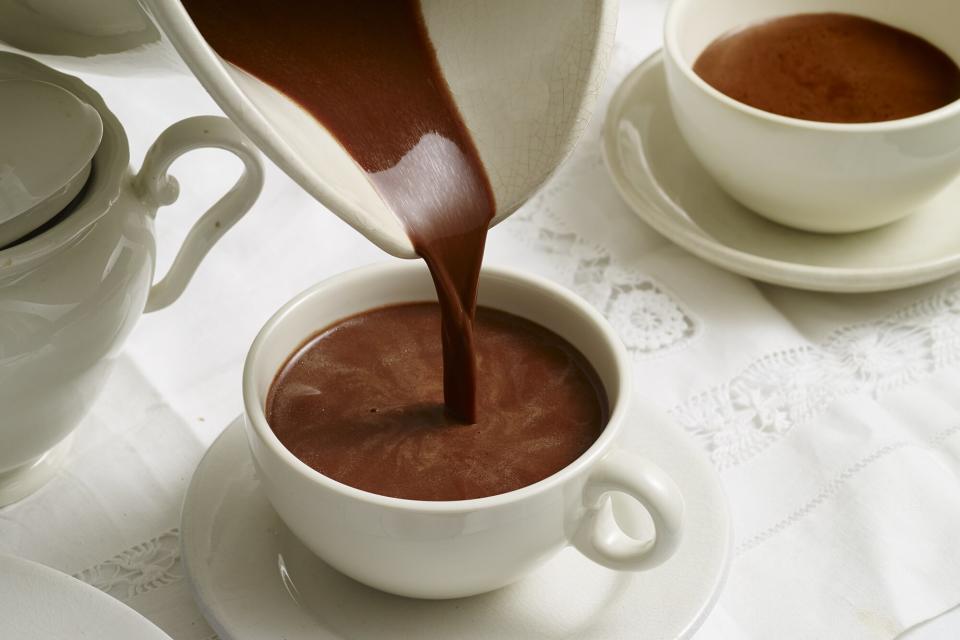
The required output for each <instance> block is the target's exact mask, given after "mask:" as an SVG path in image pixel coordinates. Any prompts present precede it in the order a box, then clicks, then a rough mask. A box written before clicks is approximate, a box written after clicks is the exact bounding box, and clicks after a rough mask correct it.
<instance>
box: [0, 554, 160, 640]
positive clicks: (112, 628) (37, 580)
mask: <svg viewBox="0 0 960 640" xmlns="http://www.w3.org/2000/svg"><path fill="white" fill-rule="evenodd" d="M0 637H3V638H4V640H36V639H37V638H43V640H74V639H75V638H96V639H97V640H130V638H137V640H170V637H169V636H168V635H167V634H165V633H164V632H163V631H160V629H158V628H157V627H155V626H154V625H153V624H152V623H151V622H150V621H149V620H147V619H146V618H144V617H143V616H141V615H140V614H139V613H137V612H136V611H134V610H133V609H131V608H130V607H127V606H126V605H124V604H122V603H121V602H120V601H119V600H116V599H115V598H111V597H110V596H108V595H107V594H105V593H104V592H102V591H100V590H99V589H97V588H95V587H91V586H90V585H88V584H86V583H85V582H81V581H79V580H77V579H76V578H71V577H70V576H68V575H66V574H65V573H60V572H59V571H56V570H54V569H51V568H50V567H45V566H43V565H42V564H37V563H36V562H30V561H28V560H24V559H22V558H15V557H13V556H0Z"/></svg>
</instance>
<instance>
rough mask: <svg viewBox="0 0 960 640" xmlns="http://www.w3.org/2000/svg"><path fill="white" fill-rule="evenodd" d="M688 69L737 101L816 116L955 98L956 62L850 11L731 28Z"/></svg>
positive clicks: (881, 113)
mask: <svg viewBox="0 0 960 640" xmlns="http://www.w3.org/2000/svg"><path fill="white" fill-rule="evenodd" d="M693 69H694V71H695V72H696V73H697V75H699V76H700V77H701V78H703V80H704V81H706V82H707V83H708V84H710V85H711V86H713V87H714V88H715V89H717V90H718V91H721V92H722V93H725V94H726V95H728V96H730V97H731V98H734V99H735V100H739V101H740V102H743V103H745V104H748V105H750V106H753V107H756V108H758V109H763V110H764V111H769V112H771V113H776V114H780V115H784V116H790V117H794V118H801V119H804V120H817V121H821V122H847V123H856V122H881V121H886V120H896V119H899V118H907V117H910V116H915V115H919V114H921V113H926V112H928V111H933V110H934V109H939V108H940V107H943V106H945V105H947V104H949V103H951V102H953V101H954V100H957V99H958V98H960V68H958V66H957V64H956V63H955V62H954V61H953V60H952V59H951V58H950V57H949V56H947V54H945V53H944V52H943V51H941V50H940V49H938V48H937V47H935V46H934V45H932V44H930V43H929V42H927V41H926V40H924V39H922V38H920V37H918V36H915V35H913V34H911V33H908V32H906V31H903V30H901V29H897V28H895V27H892V26H888V25H885V24H882V23H880V22H876V21H874V20H869V19H867V18H862V17H858V16H853V15H846V14H839V13H811V14H800V15H794V16H788V17H784V18H777V19H774V20H769V21H766V22H762V23H760V24H755V25H752V26H748V27H745V28H743V29H739V30H736V31H734V32H732V33H730V34H728V35H724V36H722V37H720V38H718V39H717V40H715V41H714V42H713V43H712V44H710V45H709V46H708V47H707V48H706V49H705V50H704V51H703V53H701V54H700V56H699V58H698V59H697V61H696V63H695V65H694V67H693Z"/></svg>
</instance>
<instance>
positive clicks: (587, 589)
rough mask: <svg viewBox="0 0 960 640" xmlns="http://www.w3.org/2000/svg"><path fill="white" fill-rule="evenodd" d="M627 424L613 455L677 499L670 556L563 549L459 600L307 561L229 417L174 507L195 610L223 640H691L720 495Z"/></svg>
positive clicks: (702, 602)
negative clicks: (637, 558) (657, 477)
mask: <svg viewBox="0 0 960 640" xmlns="http://www.w3.org/2000/svg"><path fill="white" fill-rule="evenodd" d="M636 415H637V417H636V418H635V422H636V424H644V427H643V428H642V429H639V428H638V429H633V430H632V431H628V432H627V434H626V435H625V438H624V445H625V446H626V447H627V448H631V449H635V450H640V451H643V452H644V454H645V455H646V456H648V457H650V458H651V459H653V460H655V461H656V462H657V463H658V464H660V465H661V466H662V467H663V468H664V469H665V470H667V471H668V472H669V473H670V474H671V475H672V476H673V478H674V479H675V480H676V481H677V484H679V485H680V488H681V490H682V491H683V492H684V497H685V499H686V505H687V510H688V511H687V513H688V516H687V517H688V523H689V526H688V528H687V530H686V533H685V534H684V535H685V538H684V539H683V541H682V542H681V544H680V547H679V549H678V551H677V554H676V556H674V557H673V558H672V559H670V560H668V561H667V562H666V563H665V564H663V565H661V566H660V567H658V568H656V569H654V570H652V571H648V572H645V573H639V574H629V573H618V572H615V571H610V570H608V569H604V568H602V567H600V566H599V565H596V564H594V563H592V562H591V561H589V560H587V559H586V558H585V557H583V556H581V555H580V554H579V553H578V552H577V551H576V550H574V549H572V548H568V549H565V550H564V551H562V552H561V553H560V554H559V555H557V556H556V557H555V558H554V559H552V560H551V561H549V562H548V563H547V564H546V565H544V566H543V567H541V568H540V569H538V570H537V571H536V572H534V573H533V574H531V575H530V576H528V577H527V578H525V579H524V580H521V581H520V582H518V583H516V584H514V585H511V586H508V587H505V588H503V589H500V590H498V591H494V592H491V593H487V594H483V595H479V596H474V597H472V598H463V599H458V600H414V599H409V598H402V597H398V596H393V595H389V594H386V593H382V592H380V591H377V590H375V589H372V588H370V587H366V586H364V585H362V584H360V583H358V582H355V581H354V580H352V579H350V578H348V577H346V576H344V575H342V574H340V573H338V572H337V571H336V570H334V569H332V568H331V567H329V566H328V565H326V564H325V563H324V562H323V561H322V560H320V559H319V558H317V557H316V556H315V555H313V554H312V553H311V552H310V551H309V550H307V548H306V547H305V546H304V545H303V544H302V543H300V542H299V540H297V538H296V537H294V535H293V534H292V533H290V532H289V531H288V530H287V528H286V527H285V526H284V524H283V523H282V521H281V520H280V518H279V517H278V516H277V515H276V513H275V512H274V510H273V508H272V507H271V506H270V503H269V502H268V501H267V498H266V496H265V494H264V493H263V492H262V491H261V488H260V483H259V481H258V479H257V476H256V473H255V469H254V464H253V460H252V458H251V456H250V453H249V449H248V447H247V442H246V438H245V435H244V432H243V419H242V418H238V419H237V420H235V421H234V422H233V423H232V424H231V425H230V426H229V427H227V429H226V430H225V431H224V432H223V434H222V435H221V436H220V437H219V438H218V439H217V441H216V442H214V444H213V445H212V446H211V447H210V449H209V451H208V452H207V454H206V455H205V456H204V458H203V460H202V461H201V462H200V464H199V466H198V467H197V470H196V472H195V474H194V476H193V480H192V481H191V484H190V488H189V489H188V491H187V497H186V500H185V502H184V507H183V516H182V525H181V544H182V558H183V562H184V566H185V567H186V571H187V575H188V577H189V579H190V583H191V585H192V587H193V590H194V595H195V597H196V601H197V603H198V604H199V606H200V608H201V610H202V611H203V613H204V615H205V616H206V618H207V620H208V621H209V622H210V624H211V625H212V626H213V628H214V629H215V630H216V631H217V633H218V634H219V635H220V637H221V638H223V639H224V640H227V639H232V640H246V639H248V638H249V639H251V640H252V639H254V638H257V639H259V638H266V637H282V638H287V639H288V640H300V639H304V640H306V639H308V638H309V639H310V640H318V639H332V638H386V637H409V638H423V639H425V640H429V639H430V638H463V639H468V638H490V637H498V638H519V637H522V638H570V637H602V638H633V637H636V633H637V630H638V629H643V633H644V637H645V638H663V639H667V638H670V639H672V638H687V637H690V636H691V635H692V634H693V632H694V631H695V630H696V629H697V628H699V626H700V625H701V624H702V623H703V621H704V619H705V618H706V615H707V613H708V612H709V611H710V609H711V608H712V606H713V604H714V603H715V601H716V598H717V596H718V594H719V591H720V588H721V586H722V584H723V582H724V579H725V577H726V572H727V567H728V564H729V560H730V545H731V540H732V532H731V529H730V516H729V512H728V508H727V503H726V497H725V496H724V494H723V491H722V489H721V488H720V487H721V483H720V479H719V477H718V475H717V473H716V471H715V470H714V469H713V467H712V466H710V464H709V462H707V460H706V458H705V457H704V456H703V454H702V453H701V452H700V450H699V449H698V448H697V446H696V445H695V444H694V443H693V442H692V441H691V440H690V439H689V437H688V436H687V435H686V434H685V433H684V432H683V431H682V430H681V429H679V428H669V427H663V426H654V425H656V424H660V423H659V422H658V420H649V421H648V420H643V419H642V415H640V412H639V411H636ZM660 420H662V418H660ZM666 424H667V425H669V424H670V423H669V422H667V423H666ZM618 498H619V496H615V497H614V500H615V502H614V508H615V510H616V514H617V518H618V521H619V522H620V523H621V524H622V525H623V526H624V528H625V529H627V530H631V531H632V532H633V534H634V535H637V536H638V537H639V536H640V535H641V530H643V529H644V528H645V527H647V526H649V519H648V516H646V514H645V512H643V511H642V510H640V509H639V508H636V507H634V506H633V504H634V503H632V502H631V501H630V500H623V501H622V502H621V501H620V500H619V499H618Z"/></svg>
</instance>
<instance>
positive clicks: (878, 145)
mask: <svg viewBox="0 0 960 640" xmlns="http://www.w3.org/2000/svg"><path fill="white" fill-rule="evenodd" d="M817 12H842V13H851V14H857V15H861V16H864V17H867V18H872V19H874V20H878V21H880V22H884V23H887V24H890V25H893V26H895V27H899V28H901V29H905V30H907V31H910V32H912V33H914V34H916V35H919V36H920V37H922V38H925V39H927V40H928V41H930V42H931V43H933V44H934V45H936V46H937V47H939V48H941V49H942V50H943V51H944V52H946V53H947V54H948V55H950V56H951V57H952V58H953V59H954V60H958V61H960V38H957V37H956V31H957V25H958V23H960V3H957V2H956V0H915V1H914V2H890V1H884V2H877V1H876V0H673V3H672V4H671V5H670V9H669V11H668V13H667V19H666V26H665V30H664V51H665V61H666V70H667V84H668V88H669V93H670V101H671V104H672V105H673V111H674V115H675V117H676V120H677V124H678V125H679V128H680V131H681V132H682V134H683V137H684V138H685V139H686V141H687V144H689V146H690V148H691V149H692V151H693V153H694V154H695V155H696V157H697V158H698V159H699V160H700V162H701V163H702V164H703V166H704V167H705V168H706V169H707V171H708V172H709V173H710V174H711V175H712V176H713V177H714V178H715V179H716V181H717V182H718V183H719V184H720V185H721V186H722V187H723V188H724V189H725V190H726V191H727V192H728V193H729V194H730V195H731V196H733V197H734V198H735V199H737V200H739V201H740V202H741V203H743V204H744V205H746V206H747V207H749V208H751V209H753V210H754V211H756V212H757V213H759V214H761V215H763V216H765V217H767V218H769V219H771V220H774V221H775V222H779V223H782V224H785V225H788V226H791V227H796V228H799V229H805V230H808V231H819V232H827V233H840V232H850V231H861V230H864V229H870V228H873V227H878V226H881V225H884V224H887V223H889V222H893V221H894V220H897V219H899V218H902V217H904V216H907V215H909V214H910V213H912V212H914V211H916V210H918V209H919V208H920V206H921V205H922V204H923V203H924V202H926V201H927V200H929V199H930V198H932V197H933V196H935V195H936V194H937V193H938V192H940V191H941V190H942V189H943V188H944V187H945V186H947V185H948V184H949V183H950V182H951V181H953V180H954V179H955V178H956V176H957V174H958V172H960V102H953V103H951V104H949V105H947V106H945V107H943V108H940V109H937V110H935V111H931V112H929V113H925V114H922V115H918V116H914V117H911V118H904V119H901V120H893V121H889V122H877V123H865V124H837V123H825V122H812V121H807V120H800V119H797V118H788V117H784V116H780V115H776V114H773V113H768V112H766V111H763V110H760V109H756V108H754V107H750V106H748V105H746V104H743V103H741V102H738V101H737V100H734V99H732V98H730V97H728V96H726V95H724V94H722V93H721V92H719V91H717V90H716V89H714V88H713V87H711V86H710V85H708V84H707V83H706V82H704V81H703V80H702V79H701V78H700V77H699V76H698V75H697V74H696V73H694V71H693V64H694V63H695V62H696V59H697V57H698V56H699V55H700V53H701V52H702V51H703V50H704V49H705V48H706V47H707V46H708V45H709V44H710V43H711V42H712V41H713V40H715V39H716V38H717V37H719V36H721V35H723V34H725V33H727V32H729V31H731V30H734V29H737V28H740V27H743V26H744V25H749V24H752V23H756V22H759V21H763V20H769V19H771V18H775V17H779V16H785V15H791V14H797V13H817Z"/></svg>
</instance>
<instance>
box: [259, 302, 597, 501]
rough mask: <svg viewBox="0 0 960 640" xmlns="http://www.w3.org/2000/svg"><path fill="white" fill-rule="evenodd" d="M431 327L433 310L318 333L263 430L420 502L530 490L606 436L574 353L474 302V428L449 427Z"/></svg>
mask: <svg viewBox="0 0 960 640" xmlns="http://www.w3.org/2000/svg"><path fill="white" fill-rule="evenodd" d="M439 329H440V310H439V307H438V306H437V305H436V304H433V303H414V304H404V305H396V306H389V307H383V308H380V309H375V310H372V311H368V312H366V313H362V314H360V315H357V316H353V317H351V318H347V319H345V320H342V321H340V322H338V323H336V324H335V325H333V326H331V327H328V328H326V329H324V330H323V331H321V332H320V333H319V334H317V335H316V336H315V337H313V338H311V339H310V340H309V341H307V343H306V344H304V345H303V346H302V347H301V348H300V349H298V350H297V351H296V352H295V353H294V354H293V355H292V356H291V358H290V359H289V361H288V362H287V363H286V364H285V365H284V366H283V367H282V368H281V370H280V372H279V373H278V375H277V378H276V380H275V381H274V383H273V386H272V387H271V389H270V393H269V396H268V398H267V402H266V416H267V422H268V423H269V425H270V427H271V429H273V431H274V433H276V435H277V437H278V438H279V439H280V441H281V442H282V443H283V444H284V446H285V447H286V448H287V449H289V450H290V451H291V452H292V453H293V454H294V455H296V456H297V457H298V458H300V459H301V460H303V461H304V462H305V463H307V464H308V465H310V466H311V467H313V468H314V469H316V470H317V471H319V472H320V473H323V474H324V475H326V476H328V477H331V478H333V479H335V480H338V481H340V482H343V483H344V484H348V485H350V486H353V487H356V488H358V489H363V490H366V491H370V492H373V493H378V494H381V495H386V496H393V497H397V498H409V499H416V500H464V499H470V498H481V497H485V496H490V495H495V494H500V493H504V492H507V491H512V490H514V489H519V488H521V487H524V486H527V485H530V484H533V483H534V482H537V481H539V480H542V479H544V478H546V477H547V476H550V475H552V474H554V473H556V472H557V471H559V470H561V469H563V468H564V467H566V466H567V465H569V464H570V463H571V462H573V461H574V460H575V459H576V458H578V457H579V456H580V455H581V454H582V453H583V452H584V451H586V450H587V449H588V448H589V447H590V445H591V444H593V442H594V441H595V440H596V439H597V438H598V437H599V435H600V433H601V432H602V431H603V428H604V427H605V425H606V423H607V418H608V405H607V398H606V395H605V393H604V390H603V387H602V385H601V383H600V380H599V377H598V376H597V374H596V372H595V371H594V370H593V368H592V367H591V366H590V364H589V363H588V362H587V361H586V359H585V358H584V357H583V355H581V354H580V352H579V351H577V349H576V348H575V347H573V346H572V345H571V344H570V343H568V342H567V341H566V340H564V339H563V338H561V337H560V336H558V335H556V334H555V333H553V332H551V331H549V330H547V329H545V328H543V327H541V326H539V325H537V324H535V323H533V322H530V321H529V320H525V319H523V318H519V317H517V316H514V315H511V314H508V313H505V312H502V311H496V310H493V309H489V308H484V307H481V308H480V309H479V310H478V311H477V315H476V323H475V338H476V352H477V362H478V366H479V371H480V374H481V375H480V376H479V377H478V385H477V404H478V409H479V411H478V419H477V423H476V424H475V425H472V426H465V425H463V424H460V423H458V422H456V421H454V420H451V419H449V418H448V417H447V416H446V414H445V412H444V410H443V402H442V400H443V379H442V376H441V373H440V369H441V366H440V365H441V353H440V352H441V349H440V344H439V342H438V341H437V338H436V334H437V331H439Z"/></svg>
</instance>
